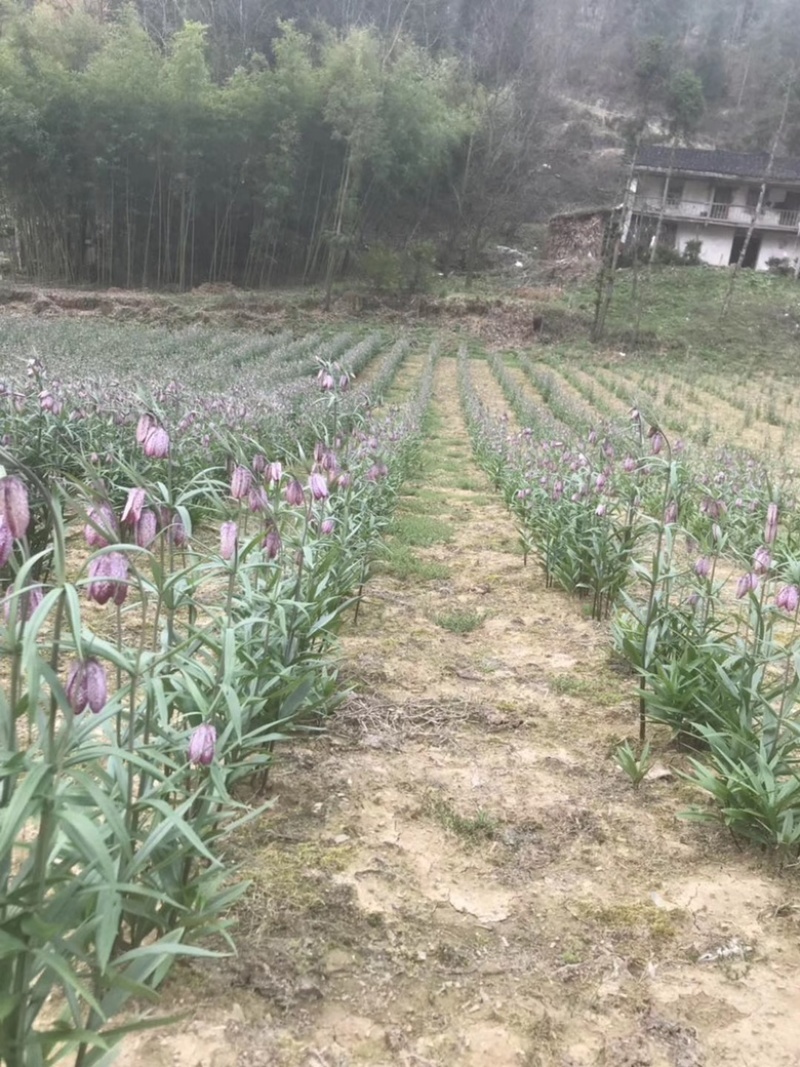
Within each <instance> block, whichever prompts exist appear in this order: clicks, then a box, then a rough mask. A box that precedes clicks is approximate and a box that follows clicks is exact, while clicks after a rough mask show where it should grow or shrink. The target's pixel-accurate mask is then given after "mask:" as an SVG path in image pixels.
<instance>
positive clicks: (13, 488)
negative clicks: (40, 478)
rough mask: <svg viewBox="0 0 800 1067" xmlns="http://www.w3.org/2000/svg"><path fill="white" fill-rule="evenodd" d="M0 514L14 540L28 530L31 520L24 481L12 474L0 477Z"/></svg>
mask: <svg viewBox="0 0 800 1067" xmlns="http://www.w3.org/2000/svg"><path fill="white" fill-rule="evenodd" d="M0 515H2V516H3V518H4V519H5V520H6V523H7V525H8V528H9V530H10V531H11V536H12V537H13V538H14V539H15V540H17V539H19V538H20V537H24V536H25V534H26V533H27V532H28V526H29V525H30V521H31V512H30V507H29V506H28V490H27V488H26V487H25V484H24V482H22V481H20V479H19V478H17V477H16V476H15V475H13V474H9V475H8V476H7V477H5V478H0Z"/></svg>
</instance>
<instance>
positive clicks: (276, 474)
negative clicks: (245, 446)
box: [267, 460, 283, 485]
mask: <svg viewBox="0 0 800 1067" xmlns="http://www.w3.org/2000/svg"><path fill="white" fill-rule="evenodd" d="M282 477H283V464H282V463H281V462H280V461H279V460H274V461H273V462H272V463H270V464H269V466H268V467H267V481H268V482H269V483H270V485H277V484H278V482H279V481H280V480H281V478H282Z"/></svg>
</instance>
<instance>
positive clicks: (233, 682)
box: [0, 341, 430, 1067]
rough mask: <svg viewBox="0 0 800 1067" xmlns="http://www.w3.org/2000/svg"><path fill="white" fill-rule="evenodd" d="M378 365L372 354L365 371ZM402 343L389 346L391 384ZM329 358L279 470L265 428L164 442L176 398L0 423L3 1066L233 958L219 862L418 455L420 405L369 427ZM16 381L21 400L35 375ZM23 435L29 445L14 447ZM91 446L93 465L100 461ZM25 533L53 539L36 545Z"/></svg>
mask: <svg viewBox="0 0 800 1067" xmlns="http://www.w3.org/2000/svg"><path fill="white" fill-rule="evenodd" d="M374 349H375V344H374V341H369V343H368V344H367V345H366V347H365V349H364V352H365V353H372V354H374ZM407 349H408V346H407V345H403V346H401V347H400V348H399V349H389V350H387V352H386V355H385V357H384V360H383V363H382V364H381V365H380V366H379V370H378V373H379V375H380V376H381V381H382V385H381V387H382V388H384V389H386V388H388V386H389V384H390V383H391V378H392V375H393V374H394V373H395V372H396V370H397V368H398V367H399V365H400V363H401V362H402V359H403V358H404V357H405V354H406V352H407ZM317 351H318V350H317ZM348 351H351V349H348ZM334 354H335V356H336V359H337V361H338V362H336V363H335V362H334V361H331V362H324V363H322V364H319V363H318V362H316V361H315V365H314V368H313V370H314V372H315V373H314V374H313V375H312V376H311V381H312V383H313V385H312V388H313V392H312V393H310V394H309V395H310V396H311V397H312V403H313V409H314V410H313V412H311V414H310V419H309V421H308V423H307V425H308V426H312V425H313V426H314V427H315V428H316V430H317V432H318V436H317V439H316V440H315V441H314V442H313V443H312V445H311V446H310V447H306V445H305V443H304V442H300V445H299V446H295V447H294V449H293V450H290V449H289V448H288V447H287V446H286V444H285V441H286V438H285V436H284V437H283V438H282V439H281V440H282V441H283V442H284V443H283V444H282V445H281V446H280V447H278V446H274V441H275V438H274V437H273V436H272V433H271V431H272V428H273V423H272V422H271V420H270V419H267V420H266V422H265V423H264V430H265V432H264V433H263V434H262V433H260V432H259V424H258V420H257V419H255V418H251V419H247V420H244V422H243V425H240V426H238V427H236V426H235V425H231V424H230V421H229V417H228V415H226V417H225V418H224V419H218V420H213V419H212V418H211V417H210V415H209V417H208V418H201V417H200V416H199V415H198V416H197V417H196V418H195V419H190V420H189V421H188V423H186V424H185V425H184V426H183V428H180V426H179V423H176V421H175V413H176V409H175V407H174V406H172V405H171V401H170V398H169V396H166V397H165V396H163V395H162V396H159V397H155V398H154V397H153V394H151V397H150V399H151V400H152V403H148V405H147V407H146V409H144V410H141V409H140V410H139V412H138V414H137V415H136V418H135V419H134V418H132V417H131V411H130V408H129V406H128V405H129V403H130V402H129V401H126V403H125V405H124V406H121V414H120V418H118V419H114V418H113V417H112V418H111V419H110V420H109V419H108V418H107V415H106V414H102V415H101V414H100V413H99V412H95V413H94V415H92V416H91V417H90V416H88V415H87V418H86V419H81V420H70V419H69V418H67V421H66V423H64V419H65V415H66V412H65V410H64V408H63V407H62V408H59V404H63V403H64V401H62V400H56V402H55V406H54V408H53V410H50V409H49V406H48V409H45V408H43V407H42V406H41V404H40V405H39V409H38V410H39V411H41V413H42V420H41V421H39V420H38V417H37V418H36V419H34V420H31V423H30V424H29V426H28V428H27V430H26V425H25V422H24V419H23V417H22V416H23V414H24V411H25V408H26V406H27V405H28V404H29V403H30V392H28V393H27V394H25V395H23V397H22V398H21V401H22V402H21V403H20V405H19V407H20V409H21V410H20V412H18V413H17V414H19V415H20V417H19V418H11V419H10V420H9V422H8V426H9V430H8V438H7V439H6V445H5V447H3V448H2V449H0V464H2V465H3V466H2V469H0V575H1V576H2V578H3V579H4V581H3V585H4V590H3V591H4V601H3V608H4V611H3V614H2V615H0V654H2V662H3V665H4V670H3V674H2V679H1V680H0V963H1V964H2V965H0V1049H1V1050H2V1057H4V1061H5V1063H6V1064H7V1065H8V1067H40V1065H43V1064H51V1063H55V1062H57V1061H59V1060H61V1059H64V1058H66V1057H69V1058H71V1059H72V1061H73V1062H74V1063H75V1064H76V1067H88V1065H89V1064H92V1063H97V1062H99V1061H100V1060H101V1059H102V1058H103V1056H104V1055H105V1053H106V1050H107V1049H108V1048H110V1047H112V1046H113V1045H114V1043H115V1042H116V1041H117V1040H119V1038H120V1037H121V1036H122V1035H123V1034H124V1033H125V1032H126V1026H124V1025H121V1026H120V1025H117V1026H115V1025H114V1023H113V1022H112V1020H113V1018H114V1016H116V1015H118V1014H119V1012H120V1010H121V1009H122V1008H123V1006H124V1005H125V1004H126V1002H127V1001H129V999H130V998H131V997H136V998H139V997H145V998H148V997H151V996H152V990H154V989H155V988H156V987H157V986H158V985H159V983H160V982H161V981H162V980H163V978H164V976H165V974H166V973H167V971H168V969H169V967H170V965H171V963H172V962H173V961H174V959H175V958H176V957H177V956H179V955H211V954H212V952H211V950H209V949H208V948H206V947H204V945H205V944H206V943H207V937H208V935H209V934H212V933H215V934H218V935H222V936H223V937H224V938H227V939H228V941H229V943H232V942H230V932H229V928H228V927H229V918H228V912H229V909H230V906H231V904H232V903H234V902H235V900H236V898H237V897H238V896H239V895H240V894H241V892H242V891H243V889H244V886H243V885H241V884H238V883H237V882H236V879H235V878H233V877H232V872H231V870H230V869H229V867H228V865H227V862H226V840H227V839H228V837H229V835H230V834H231V832H233V831H235V830H236V828H237V827H238V826H240V825H241V824H242V823H243V822H245V821H248V820H250V819H253V818H254V817H257V816H259V815H260V814H261V813H263V812H264V811H265V809H266V808H268V807H269V806H270V803H271V802H269V801H266V802H262V801H259V800H258V799H257V798H258V796H259V795H261V792H262V790H263V786H264V783H265V781H266V776H267V773H268V770H269V767H270V765H271V762H272V760H273V758H274V749H275V746H276V744H278V743H279V742H280V741H282V740H283V739H285V738H286V737H288V736H289V735H290V734H291V732H292V731H293V730H296V729H305V730H315V729H318V728H319V725H320V722H321V718H320V717H321V715H322V714H323V713H325V712H327V711H328V710H329V709H330V707H331V706H332V704H333V703H334V702H335V699H336V695H337V691H338V681H337V673H338V672H337V665H336V661H335V658H334V657H333V654H332V653H333V640H334V637H335V634H336V631H337V627H338V625H339V623H340V621H341V617H342V612H343V611H344V609H345V608H346V607H347V605H348V604H349V603H352V601H353V598H354V597H355V596H356V595H357V592H358V588H359V586H360V583H361V582H362V581H363V578H364V575H365V572H366V569H367V564H368V561H369V559H370V558H371V557H372V555H373V554H374V551H375V542H376V539H377V538H378V537H379V535H380V532H381V530H382V527H383V524H385V522H386V521H388V517H389V515H390V513H391V509H392V506H393V502H394V499H395V496H396V493H397V490H398V488H399V484H400V482H401V480H402V478H403V477H404V474H405V471H406V469H407V467H408V465H409V464H410V463H411V462H412V460H413V455H414V452H415V449H416V447H417V440H418V428H419V419H420V417H421V415H420V404H421V403H424V395H423V394H424V390H423V392H422V393H421V394H420V395H419V396H417V397H415V398H414V400H413V401H412V402H411V403H409V405H407V407H406V408H404V409H402V410H399V411H394V412H390V413H389V414H388V415H386V414H382V415H381V416H380V417H377V416H376V417H370V416H369V415H368V413H367V406H368V402H369V394H367V393H366V392H363V391H362V392H361V393H360V394H359V393H358V391H356V390H353V389H351V388H350V373H349V371H348V369H347V366H348V364H347V362H346V361H345V360H344V359H343V358H342V354H341V353H334ZM365 358H366V356H365ZM370 358H371V357H370ZM33 370H34V374H33V375H31V380H33V381H34V382H35V384H36V386H37V387H38V386H39V385H41V383H42V380H43V368H41V367H39V366H36V367H34V368H33ZM320 370H321V372H322V373H321V374H319V375H318V374H317V373H316V372H318V371H320ZM329 376H330V379H331V380H329ZM427 377H428V378H429V377H430V372H429V373H428V375H427ZM39 391H41V390H39ZM21 392H23V393H24V390H21ZM56 392H57V391H54V392H52V395H53V397H54V398H55V396H56ZM331 394H336V406H335V407H336V410H333V405H332V404H331ZM371 395H372V398H373V399H374V398H377V391H376V390H375V389H373V390H372V392H371ZM351 397H354V398H356V399H354V400H352V401H351ZM106 402H108V398H106ZM184 417H186V416H184ZM65 427H66V429H70V428H71V427H74V429H75V436H74V437H70V438H69V447H70V448H73V449H74V454H72V455H71V457H70V462H69V464H67V465H65V467H64V469H59V467H58V457H59V456H60V455H61V452H60V451H58V450H59V449H65V448H67V445H66V444H65V441H66V440H67V439H66V438H63V437H62V436H61V435H62V433H63V432H65ZM40 431H41V436H40V438H39V440H38V441H37V440H33V441H31V439H30V438H29V436H28V432H30V433H34V434H39V433H40ZM94 431H97V433H98V434H100V435H105V436H104V438H103V439H104V447H105V448H107V449H108V452H109V455H108V456H106V455H105V454H104V455H103V457H101V461H100V462H98V461H97V457H96V455H95V449H94V448H93V447H92V444H93V439H92V437H91V433H92V432H94ZM206 433H210V434H211V437H212V438H213V441H210V442H209V447H208V448H206V447H205V446H204V444H203V437H204V436H205V434H206ZM46 440H50V441H51V442H52V444H53V449H54V451H53V453H52V454H51V455H50V456H46V455H44V454H43V453H42V451H41V450H42V448H43V446H44V444H45V442H46ZM273 446H274V447H275V448H276V451H274V452H271V449H272V447H273ZM37 449H38V450H39V451H37ZM204 450H205V465H204V466H202V465H201V457H202V455H203V454H204ZM21 456H23V457H29V456H33V457H34V458H35V459H36V460H37V463H36V466H34V465H31V464H29V463H28V462H26V459H24V458H23V459H21V458H20V457H21ZM218 456H219V457H221V461H220V462H215V460H216V458H217V457H218ZM36 523H38V524H39V525H38V526H37V525H36ZM37 529H41V531H45V532H46V535H45V534H43V535H42V536H41V537H40V538H39V540H38V541H37V543H35V544H34V541H33V537H34V534H35V533H36V531H37ZM247 783H253V784H254V785H255V786H256V788H255V789H254V788H253V786H252V785H251V786H248V784H247ZM45 1007H47V1017H48V1021H44V1019H43V1015H42V1013H43V1010H44V1009H45ZM139 1025H141V1022H139V1021H136V1022H133V1023H131V1024H129V1026H131V1027H136V1026H139Z"/></svg>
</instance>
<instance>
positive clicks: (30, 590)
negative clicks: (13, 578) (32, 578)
mask: <svg viewBox="0 0 800 1067" xmlns="http://www.w3.org/2000/svg"><path fill="white" fill-rule="evenodd" d="M43 599H44V593H43V592H42V587H41V586H40V585H38V584H37V585H29V586H27V587H26V588H25V589H23V590H22V592H21V593H20V594H19V596H16V597H15V596H14V595H13V593H12V591H11V590H9V592H7V593H6V595H5V597H4V600H3V615H4V616H5V620H6V622H8V620H9V619H10V618H11V611H12V607H13V605H14V603H16V607H17V622H19V621H20V619H25V620H26V621H27V620H28V619H30V618H31V616H32V615H33V613H34V611H36V609H37V608H38V607H39V605H40V604H41V602H42V600H43Z"/></svg>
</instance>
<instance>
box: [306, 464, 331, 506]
mask: <svg viewBox="0 0 800 1067" xmlns="http://www.w3.org/2000/svg"><path fill="white" fill-rule="evenodd" d="M308 487H309V489H310V490H311V495H312V496H313V498H314V499H315V500H325V499H326V498H327V496H328V483H327V481H326V480H325V475H324V474H319V473H318V472H317V471H314V472H313V474H312V475H311V477H310V478H309V480H308Z"/></svg>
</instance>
